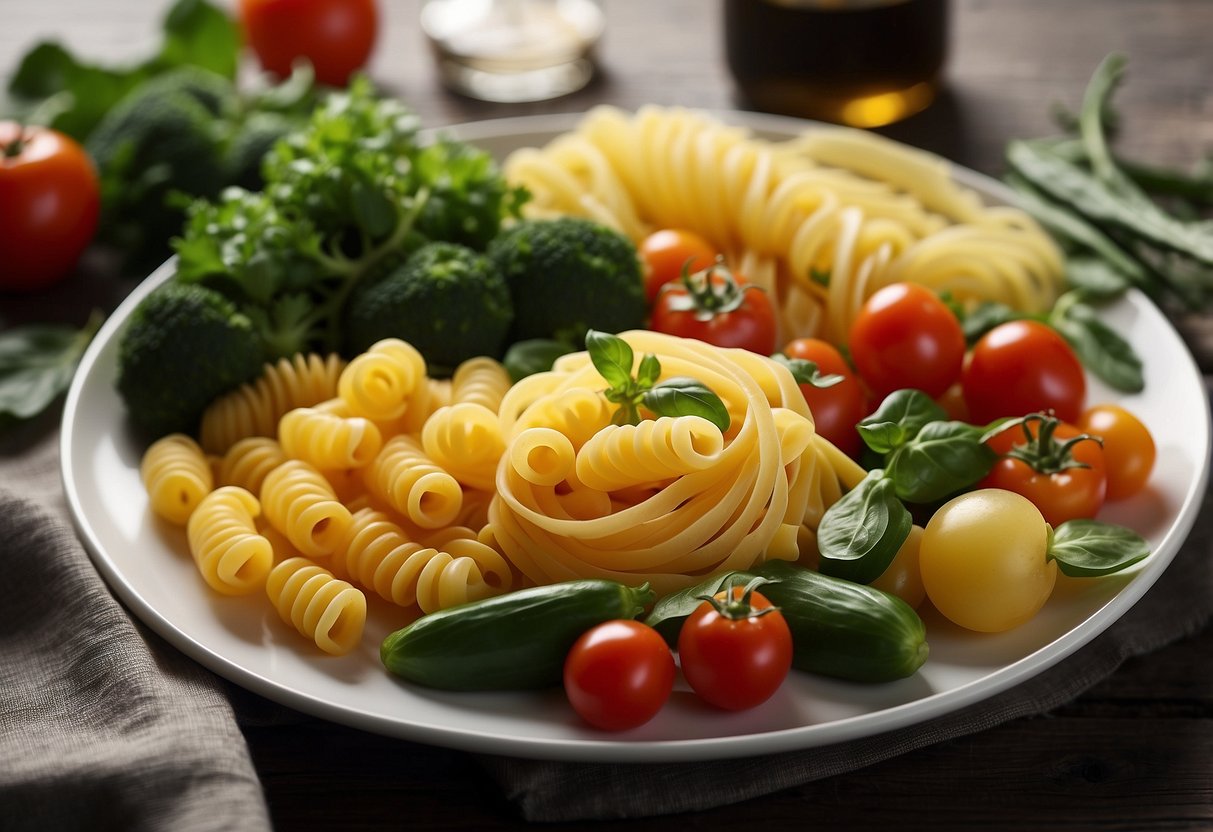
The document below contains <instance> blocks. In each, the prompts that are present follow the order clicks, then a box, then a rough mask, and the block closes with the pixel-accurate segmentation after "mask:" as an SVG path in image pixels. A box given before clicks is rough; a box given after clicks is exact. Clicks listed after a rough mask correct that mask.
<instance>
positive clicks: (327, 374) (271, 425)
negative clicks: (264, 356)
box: [199, 354, 345, 454]
mask: <svg viewBox="0 0 1213 832" xmlns="http://www.w3.org/2000/svg"><path fill="white" fill-rule="evenodd" d="M344 367H345V360H344V359H342V358H341V357H340V356H338V355H329V356H321V355H315V354H313V355H303V354H299V355H295V356H293V357H291V358H289V359H288V358H282V359H279V360H278V361H277V362H275V363H273V364H266V365H265V368H264V370H262V373H261V375H260V376H259V377H258V378H257V379H255V380H253V381H252V382H249V383H248V384H243V385H241V386H240V387H238V388H236V389H235V390H233V391H231V392H230V393H226V394H224V395H222V396H220V397H219V398H218V399H216V400H215V401H213V402H211V404H210V405H209V406H208V407H207V408H206V410H204V411H203V413H202V422H201V426H200V429H199V432H200V435H201V443H202V447H203V448H205V449H206V451H207V453H212V454H222V453H226V452H227V450H228V448H230V447H231V446H232V445H234V444H235V443H236V442H238V441H239V440H241V439H244V438H245V437H248V436H273V435H274V433H275V431H276V430H277V429H278V421H279V420H280V419H281V418H282V417H283V416H284V415H286V412H287V411H289V410H293V409H294V408H296V407H311V406H313V405H316V404H319V403H320V402H323V401H325V400H326V399H331V398H332V397H333V396H335V395H337V380H338V378H339V376H340V375H341V371H342V369H343V368H344Z"/></svg>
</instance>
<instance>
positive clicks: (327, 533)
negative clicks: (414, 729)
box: [261, 459, 350, 558]
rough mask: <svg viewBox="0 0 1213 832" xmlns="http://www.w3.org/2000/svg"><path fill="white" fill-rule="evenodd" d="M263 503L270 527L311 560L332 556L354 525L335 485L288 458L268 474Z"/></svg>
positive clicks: (263, 487)
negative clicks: (337, 493) (351, 524)
mask: <svg viewBox="0 0 1213 832" xmlns="http://www.w3.org/2000/svg"><path fill="white" fill-rule="evenodd" d="M261 502H262V506H263V507H264V509H265V516H266V519H268V520H269V521H270V524H271V525H272V526H273V527H274V528H275V529H277V530H278V531H280V532H282V534H284V535H286V538H287V540H289V541H290V542H291V544H292V545H293V546H294V547H295V548H296V549H298V550H299V551H300V552H302V553H303V554H304V555H307V556H308V557H313V558H316V557H327V556H328V555H330V554H332V553H333V551H335V550H336V548H337V546H339V545H340V543H341V540H342V539H343V538H344V536H345V533H346V530H347V529H349V526H350V511H349V509H347V508H346V507H345V505H343V504H342V503H341V502H339V501H338V500H337V495H336V492H334V490H333V487H332V485H330V484H329V482H328V480H326V479H325V478H324V475H323V474H321V473H320V472H319V471H317V470H316V469H315V468H314V467H312V466H311V465H309V464H308V463H306V462H304V461H302V460H298V459H288V460H287V461H286V462H284V463H282V464H281V465H279V466H278V467H277V468H275V469H274V470H273V471H270V472H269V474H267V475H266V477H265V481H264V482H263V483H262V484H261Z"/></svg>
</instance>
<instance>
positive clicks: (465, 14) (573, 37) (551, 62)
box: [421, 0, 604, 103]
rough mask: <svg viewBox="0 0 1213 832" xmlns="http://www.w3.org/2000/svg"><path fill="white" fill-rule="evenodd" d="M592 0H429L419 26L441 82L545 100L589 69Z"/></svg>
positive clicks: (465, 90)
mask: <svg viewBox="0 0 1213 832" xmlns="http://www.w3.org/2000/svg"><path fill="white" fill-rule="evenodd" d="M603 24H604V21H603V13H602V9H601V8H600V7H599V5H598V3H597V2H595V0H426V3H425V5H424V6H423V7H422V9H421V28H422V31H423V32H424V33H425V35H426V38H427V39H428V40H429V43H430V46H431V48H432V49H433V51H434V57H435V60H436V61H437V62H438V70H439V73H440V75H441V77H442V82H443V84H445V85H446V86H447V87H448V88H449V89H451V90H453V91H455V92H458V93H461V94H463V95H467V96H470V97H472V98H478V99H481V100H483V101H497V102H509V103H515V102H523V101H543V100H546V99H549V98H556V97H558V96H561V95H567V94H568V93H571V92H575V91H577V90H579V89H581V88H582V87H584V86H585V85H586V84H587V83H589V81H590V78H591V77H593V74H594V46H595V44H597V42H598V40H599V38H600V37H601V36H602V31H603Z"/></svg>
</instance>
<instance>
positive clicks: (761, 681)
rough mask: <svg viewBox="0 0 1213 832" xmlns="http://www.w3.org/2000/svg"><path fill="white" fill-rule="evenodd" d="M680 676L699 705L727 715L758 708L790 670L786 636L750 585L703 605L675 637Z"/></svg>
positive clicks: (774, 611)
mask: <svg viewBox="0 0 1213 832" xmlns="http://www.w3.org/2000/svg"><path fill="white" fill-rule="evenodd" d="M678 657H679V661H680V664H681V667H682V675H683V677H684V678H686V680H687V684H689V685H690V686H691V689H692V690H694V691H695V693H696V694H698V695H699V696H700V698H702V699H703V700H705V701H707V702H709V703H711V704H713V705H715V706H717V707H718V708H724V709H726V710H730V711H741V710H745V709H747V708H753V707H754V706H756V705H761V704H762V703H763V702H765V701H767V700H768V699H770V698H771V695H772V694H774V693H775V691H776V690H778V689H779V686H780V685H781V684H783V680H784V679H786V678H787V675H788V671H789V670H791V668H792V633H791V630H789V629H788V623H787V621H786V620H784V617H783V614H782V613H781V612H779V609H778V608H777V607H772V606H771V602H770V601H768V600H767V598H766V597H765V596H763V595H762V594H760V593H758V592H756V591H755V590H754V584H753V583H751V584H750V585H748V586H745V587H740V586H734V587H730V588H729V589H728V590H722V591H721V592H718V593H716V596H715V597H714V598H713V599H712V600H710V601H704V602H703V603H702V604H700V605H699V606H698V607H696V609H695V611H694V612H693V613H691V614H690V616H688V617H687V620H686V621H685V622H683V625H682V630H681V631H680V632H679V634H678Z"/></svg>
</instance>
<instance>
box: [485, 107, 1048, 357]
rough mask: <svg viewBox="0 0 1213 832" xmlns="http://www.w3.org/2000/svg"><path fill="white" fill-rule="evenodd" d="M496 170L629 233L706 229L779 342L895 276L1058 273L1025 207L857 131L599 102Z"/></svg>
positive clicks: (562, 208) (951, 281) (1032, 292)
mask: <svg viewBox="0 0 1213 832" xmlns="http://www.w3.org/2000/svg"><path fill="white" fill-rule="evenodd" d="M504 171H505V174H506V176H507V178H508V179H509V180H510V181H511V182H512V183H514V184H519V185H523V186H525V187H527V188H528V189H529V190H530V191H531V193H532V196H533V198H532V200H531V201H530V202H529V203H528V205H527V211H528V212H529V214H530V215H532V216H555V215H561V214H573V215H578V216H585V217H590V218H593V219H596V220H598V221H599V222H603V223H605V224H607V225H610V226H611V227H614V228H616V229H618V230H620V231H622V232H623V233H625V234H627V235H628V236H630V237H631V238H632V239H633V240H634V241H639V240H640V239H642V237H643V236H644V235H645V234H647V233H649V232H650V231H651V230H653V229H654V228H662V227H673V228H686V229H690V230H692V231H696V232H698V233H699V234H701V235H703V236H704V237H706V238H707V239H708V240H710V241H712V242H713V243H714V244H715V245H716V246H717V248H718V249H719V250H720V251H722V252H723V253H724V254H725V255H726V259H727V260H728V261H729V262H730V264H731V265H733V266H734V267H736V268H738V269H739V270H740V271H741V272H742V273H744V274H746V275H747V277H748V278H749V279H750V281H751V282H753V283H755V284H757V285H759V286H762V287H763V288H764V289H766V290H767V291H768V292H769V293H770V294H771V296H772V297H773V298H774V299H775V301H776V308H777V309H778V310H779V313H780V321H779V323H780V332H779V334H778V339H779V342H780V343H782V342H783V341H785V340H787V338H789V337H791V336H793V335H796V336H809V335H817V336H821V337H827V338H830V339H831V340H834V341H841V340H843V339H844V338H845V336H846V333H847V331H848V329H849V326H850V323H851V321H852V320H853V319H854V316H855V314H856V313H857V311H858V309H859V307H860V306H861V305H862V303H863V301H864V300H866V299H867V298H868V297H869V296H871V294H872V293H873V292H875V291H876V290H877V289H879V288H880V287H882V286H884V285H887V284H889V283H892V282H895V281H903V280H904V281H912V282H918V283H923V284H925V285H929V286H931V287H932V288H934V289H936V290H938V291H945V290H946V291H949V292H951V293H952V294H953V295H954V296H956V297H957V298H958V299H961V300H970V299H971V300H993V301H999V302H1002V303H1006V304H1008V305H1011V306H1013V307H1014V308H1017V309H1022V310H1024V311H1027V312H1039V311H1042V310H1044V309H1047V308H1048V307H1049V306H1051V304H1052V303H1053V301H1054V300H1055V299H1056V298H1057V296H1058V294H1059V293H1060V292H1061V290H1062V289H1063V283H1064V266H1063V261H1062V257H1061V254H1060V251H1059V249H1058V248H1057V246H1056V245H1055V244H1054V243H1053V242H1052V240H1051V239H1050V238H1049V237H1048V236H1047V235H1046V234H1045V233H1044V231H1043V230H1042V229H1041V228H1040V227H1039V225H1038V224H1037V223H1036V222H1035V221H1033V220H1032V219H1031V218H1030V217H1029V216H1028V215H1027V214H1026V213H1025V212H1024V211H1021V210H1019V209H1017V208H1008V207H1002V206H998V207H990V206H986V205H985V204H984V203H983V202H982V200H981V198H980V197H979V196H978V194H977V193H976V192H975V191H974V190H972V189H971V188H968V187H966V186H964V185H961V184H958V183H957V181H956V179H955V177H954V175H953V170H952V168H951V167H950V165H949V164H948V163H947V162H946V161H944V160H943V159H941V158H939V157H937V156H934V155H932V154H929V153H926V152H923V151H919V150H915V149H912V148H908V147H905V146H903V145H900V144H898V143H896V142H893V141H891V140H889V139H885V138H883V137H881V136H879V135H877V134H874V133H871V132H867V131H861V130H852V129H847V128H836V127H817V128H813V129H810V130H806V131H805V132H804V133H803V134H801V135H800V136H798V137H795V138H792V139H787V140H783V141H767V140H762V139H759V138H757V137H755V136H754V135H753V134H752V133H751V132H750V131H749V130H746V129H744V128H741V127H737V126H735V125H730V124H725V123H723V122H720V121H719V120H717V119H715V118H713V117H711V116H709V115H707V114H703V113H698V112H695V111H692V110H687V109H684V108H678V107H671V108H662V107H656V106H649V107H644V108H641V109H640V110H638V111H637V112H636V113H634V114H629V113H625V112H624V111H621V110H619V109H616V108H613V107H598V108H596V109H594V110H591V111H590V112H589V113H587V114H586V116H585V117H584V118H583V119H582V120H581V122H580V123H579V124H578V125H577V126H576V128H575V129H574V130H573V131H571V132H569V133H566V134H564V135H562V136H560V137H558V138H557V139H555V140H554V141H552V142H550V143H549V144H548V145H547V146H546V147H544V148H525V149H521V150H518V151H516V152H514V153H513V154H511V155H510V156H509V157H508V158H507V159H506V161H505V164H504Z"/></svg>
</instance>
